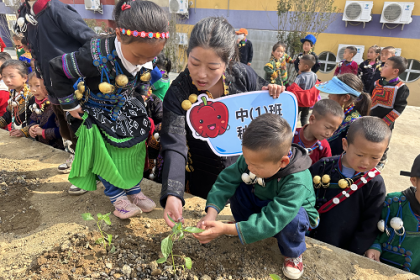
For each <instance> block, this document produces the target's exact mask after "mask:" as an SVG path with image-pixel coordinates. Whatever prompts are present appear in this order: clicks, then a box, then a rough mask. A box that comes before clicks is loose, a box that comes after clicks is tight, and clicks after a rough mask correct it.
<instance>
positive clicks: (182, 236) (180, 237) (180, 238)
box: [178, 231, 184, 241]
mask: <svg viewBox="0 0 420 280" xmlns="http://www.w3.org/2000/svg"><path fill="white" fill-rule="evenodd" d="M183 238H184V232H183V231H181V233H180V234H179V237H178V241H179V240H182V239H183Z"/></svg>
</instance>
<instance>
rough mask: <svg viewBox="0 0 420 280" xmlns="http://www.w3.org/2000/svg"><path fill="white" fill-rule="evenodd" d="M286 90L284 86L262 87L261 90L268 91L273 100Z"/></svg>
mask: <svg viewBox="0 0 420 280" xmlns="http://www.w3.org/2000/svg"><path fill="white" fill-rule="evenodd" d="M285 89H286V87H285V86H279V85H275V84H269V85H268V86H263V87H262V89H261V90H268V93H269V94H270V95H271V96H272V97H273V98H274V99H277V98H279V96H280V93H282V92H283V91H284V90H285Z"/></svg>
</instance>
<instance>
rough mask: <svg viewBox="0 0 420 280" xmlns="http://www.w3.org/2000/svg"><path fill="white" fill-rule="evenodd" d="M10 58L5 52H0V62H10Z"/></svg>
mask: <svg viewBox="0 0 420 280" xmlns="http://www.w3.org/2000/svg"><path fill="white" fill-rule="evenodd" d="M10 59H12V57H11V56H10V54H9V53H7V52H0V62H5V61H6V60H10Z"/></svg>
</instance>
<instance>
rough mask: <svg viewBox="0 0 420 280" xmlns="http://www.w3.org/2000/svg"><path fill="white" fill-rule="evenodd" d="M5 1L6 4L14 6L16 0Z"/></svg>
mask: <svg viewBox="0 0 420 280" xmlns="http://www.w3.org/2000/svg"><path fill="white" fill-rule="evenodd" d="M3 2H4V5H5V6H6V7H12V6H14V5H15V1H14V0H3ZM19 4H20V2H19Z"/></svg>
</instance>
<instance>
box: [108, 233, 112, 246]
mask: <svg viewBox="0 0 420 280" xmlns="http://www.w3.org/2000/svg"><path fill="white" fill-rule="evenodd" d="M107 239H108V244H109V246H111V242H112V234H108V238H107Z"/></svg>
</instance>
